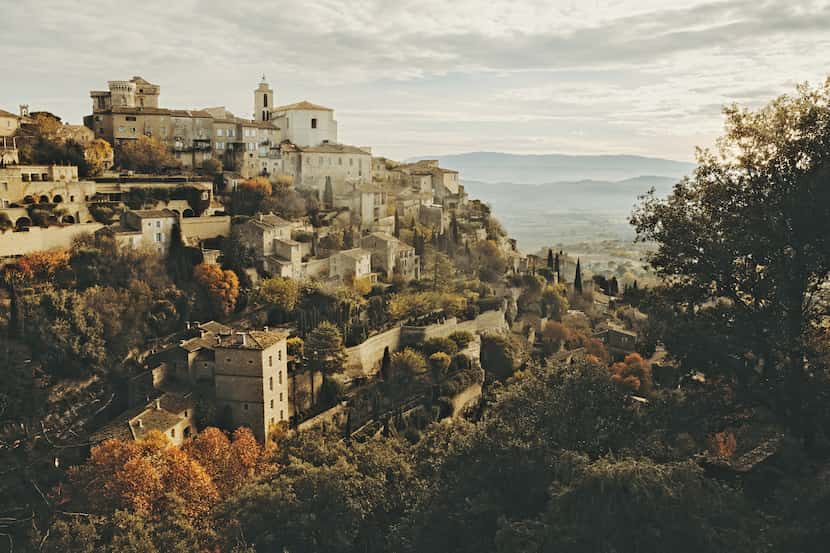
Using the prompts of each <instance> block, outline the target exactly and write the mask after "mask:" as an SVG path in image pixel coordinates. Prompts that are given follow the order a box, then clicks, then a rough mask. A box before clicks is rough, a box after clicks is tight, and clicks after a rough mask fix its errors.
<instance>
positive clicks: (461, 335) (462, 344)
mask: <svg viewBox="0 0 830 553" xmlns="http://www.w3.org/2000/svg"><path fill="white" fill-rule="evenodd" d="M447 338H449V339H450V340H452V341H453V342H455V345H456V346H458V349H459V350H462V349H464V348H466V347H467V346H468V345H470V342H472V341H473V335H472V333H470V332H467V331H464V330H456V331H455V332H453V333H452V334H450V335H449V336H447Z"/></svg>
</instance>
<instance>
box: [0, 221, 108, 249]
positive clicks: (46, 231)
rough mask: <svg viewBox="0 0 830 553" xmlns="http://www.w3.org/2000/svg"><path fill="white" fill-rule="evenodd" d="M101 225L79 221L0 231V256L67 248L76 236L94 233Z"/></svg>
mask: <svg viewBox="0 0 830 553" xmlns="http://www.w3.org/2000/svg"><path fill="white" fill-rule="evenodd" d="M102 227H103V225H101V224H100V223H80V224H77V225H67V226H65V227H49V228H41V227H31V228H30V229H29V230H28V231H24V232H12V231H10V230H8V231H6V232H3V233H0V258H2V257H7V256H14V255H22V254H27V253H30V252H34V251H38V250H51V249H55V248H61V249H67V248H69V247H70V246H71V245H72V240H73V239H74V238H75V237H76V236H78V235H80V234H84V233H90V234H91V233H94V232H95V231H97V230H98V229H100V228H102Z"/></svg>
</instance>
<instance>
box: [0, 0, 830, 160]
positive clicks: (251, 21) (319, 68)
mask: <svg viewBox="0 0 830 553" xmlns="http://www.w3.org/2000/svg"><path fill="white" fill-rule="evenodd" d="M0 28H2V29H3V31H2V32H0V108H4V109H6V110H8V111H17V106H18V104H21V103H28V104H30V105H31V107H32V109H46V110H50V111H53V112H54V113H56V114H58V115H61V116H63V117H64V119H66V120H68V121H70V122H75V123H77V122H80V121H81V119H82V117H83V115H84V114H87V113H89V111H90V106H91V101H90V99H89V91H90V90H92V89H105V88H106V81H107V80H117V79H128V78H130V77H131V76H133V75H141V76H143V77H145V78H146V79H147V80H149V81H151V82H154V83H157V84H159V85H161V105H162V106H163V107H171V108H200V107H206V106H215V105H225V106H227V107H228V109H230V110H231V111H233V112H235V113H236V114H237V115H240V116H247V117H250V116H251V111H252V109H253V107H252V97H253V94H252V91H253V89H254V88H255V87H256V84H257V83H258V82H259V79H260V75H261V74H263V73H265V74H266V75H267V77H268V80H269V81H270V83H271V85H272V87H273V88H274V89H275V91H276V93H277V101H278V102H279V103H289V102H295V101H298V100H301V99H308V100H311V101H313V102H316V103H321V104H324V105H328V106H330V107H333V108H335V109H336V117H337V119H338V120H339V122H340V139H341V141H343V142H347V143H352V144H356V145H371V146H373V147H374V150H375V152H376V153H381V154H385V155H389V156H392V157H396V158H403V157H408V156H413V155H427V154H439V153H440V154H445V153H458V152H465V151H475V150H490V151H505V152H515V153H547V152H563V153H635V154H646V155H655V156H662V157H671V158H675V159H686V160H691V159H692V157H693V148H694V146H695V145H698V144H700V145H708V144H710V143H711V142H712V140H713V138H714V137H715V136H717V134H718V133H719V131H720V129H721V126H722V118H721V114H720V108H721V106H722V105H723V104H724V103H730V102H733V101H736V102H739V103H743V104H749V105H757V104H758V103H759V102H761V101H765V100H766V99H769V98H771V97H773V96H775V95H778V94H782V93H785V92H789V91H791V90H792V89H793V87H794V85H795V83H798V82H803V81H810V82H811V83H814V84H816V83H819V82H821V81H822V80H824V78H825V77H826V76H827V74H828V73H830V70H829V69H828V66H830V5H828V2H809V1H801V0H788V1H783V0H782V1H773V2H764V1H759V0H736V1H728V2H706V1H696V0H673V1H671V2H668V1H665V0H636V1H635V0H631V1H627V0H605V1H601V0H575V1H570V0H569V1H565V0H560V1H547V2H544V1H542V2H537V1H522V0H513V1H508V2H502V1H498V0H486V1H481V0H427V1H421V2H409V1H406V0H390V1H375V0H350V1H342V2H341V1H334V0H321V1H316V0H303V1H300V2H298V1H296V0H294V1H291V2H287V1H282V0H258V1H248V0H175V1H170V0H166V1H157V0H143V1H141V2H137V1H136V2H133V1H130V2H126V1H120V0H119V1H103V0H0Z"/></svg>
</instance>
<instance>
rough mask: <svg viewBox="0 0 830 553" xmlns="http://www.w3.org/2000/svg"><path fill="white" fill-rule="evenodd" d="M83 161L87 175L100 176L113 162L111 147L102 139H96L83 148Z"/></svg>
mask: <svg viewBox="0 0 830 553" xmlns="http://www.w3.org/2000/svg"><path fill="white" fill-rule="evenodd" d="M84 159H86V164H87V170H86V171H87V175H89V176H91V177H94V176H97V175H100V174H101V173H103V172H104V169H107V167H108V166H109V165H110V164H111V163H112V161H113V153H112V146H110V143H109V142H107V141H106V140H104V139H103V138H96V139H95V140H93V141H92V142H90V143H89V144H87V145H86V147H85V148H84Z"/></svg>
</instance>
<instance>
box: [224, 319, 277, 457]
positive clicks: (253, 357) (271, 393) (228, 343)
mask: <svg viewBox="0 0 830 553" xmlns="http://www.w3.org/2000/svg"><path fill="white" fill-rule="evenodd" d="M286 338H288V334H287V333H285V332H281V331H274V330H269V329H268V328H267V327H266V328H265V330H250V331H244V332H236V333H234V334H232V335H224V334H220V335H217V337H216V344H215V345H214V346H213V349H214V353H215V372H214V391H215V394H216V407H217V410H218V412H219V414H220V417H221V418H222V419H223V420H225V421H226V422H227V423H228V424H229V425H230V426H231V427H237V426H248V427H250V428H251V430H252V431H253V433H254V435H255V436H256V437H257V439H258V440H259V441H261V442H263V441H265V439H266V438H267V436H268V431H269V429H270V428H272V427H273V426H274V425H276V424H278V423H281V422H287V421H288V418H289V416H290V413H289V403H288V365H287V362H288V354H287V350H286Z"/></svg>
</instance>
